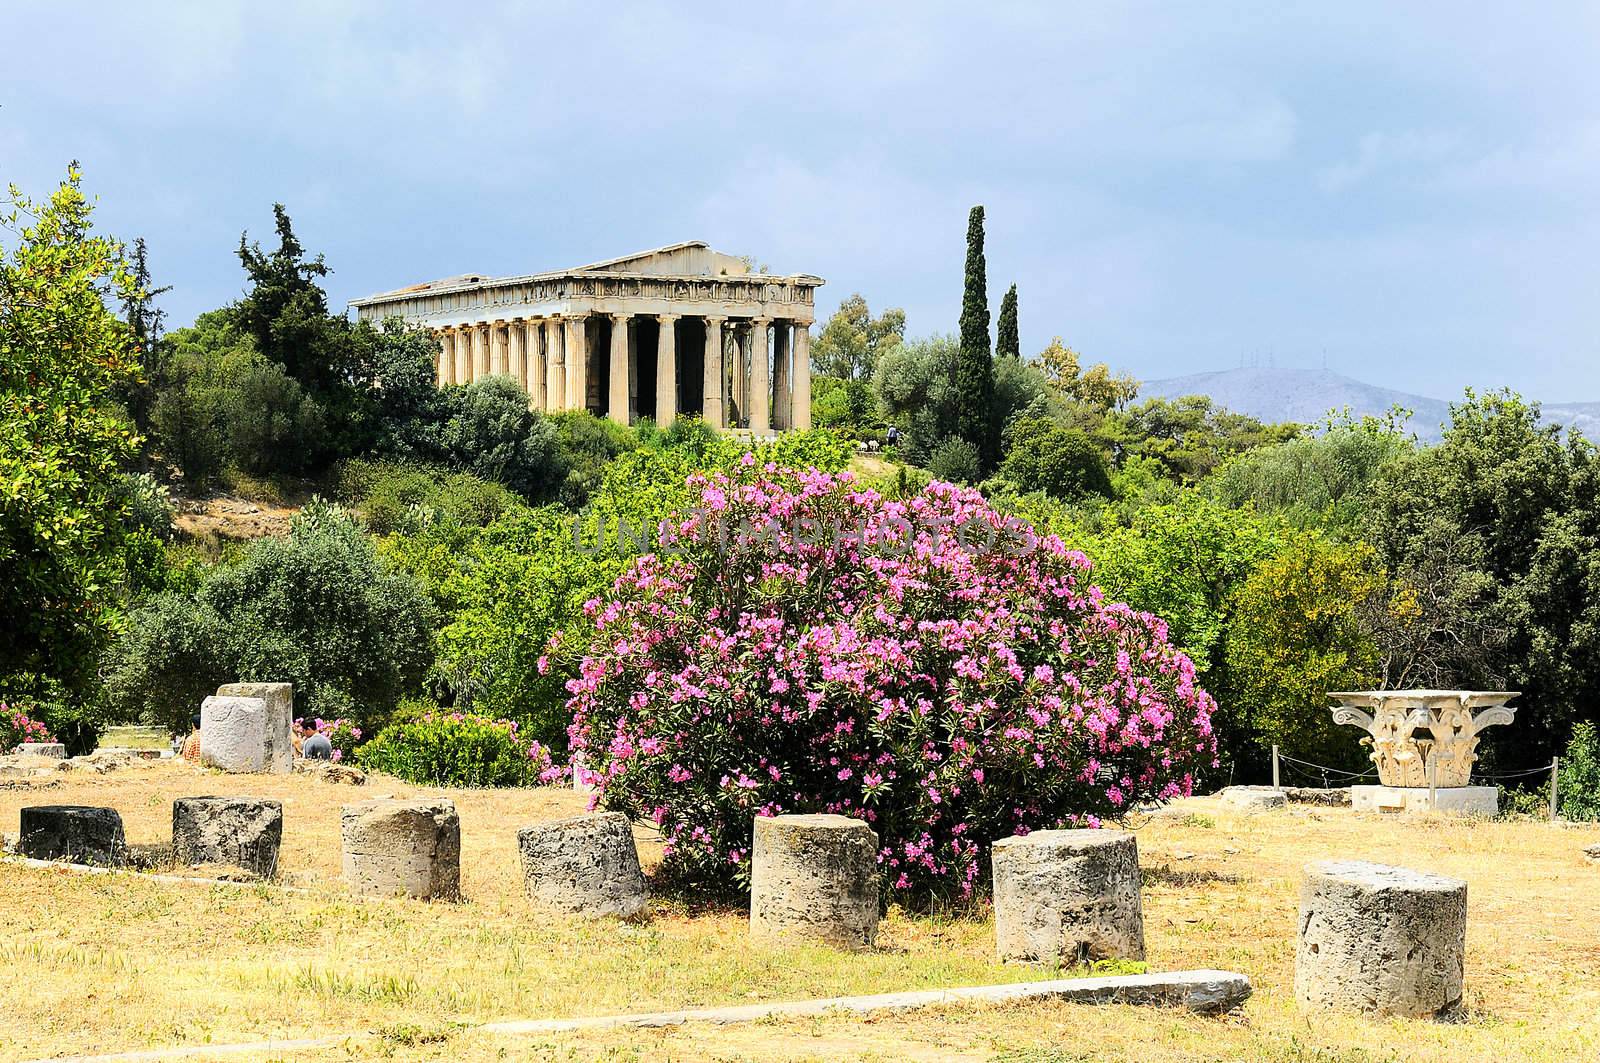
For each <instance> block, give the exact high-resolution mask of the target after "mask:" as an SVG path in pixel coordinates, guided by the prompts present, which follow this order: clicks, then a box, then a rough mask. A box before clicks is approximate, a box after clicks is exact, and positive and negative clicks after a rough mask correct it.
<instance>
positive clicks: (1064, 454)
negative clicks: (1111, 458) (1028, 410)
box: [1000, 417, 1111, 499]
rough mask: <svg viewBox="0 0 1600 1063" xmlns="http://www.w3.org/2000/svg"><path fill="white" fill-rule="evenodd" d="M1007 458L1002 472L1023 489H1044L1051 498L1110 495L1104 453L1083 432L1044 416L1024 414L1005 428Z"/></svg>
mask: <svg viewBox="0 0 1600 1063" xmlns="http://www.w3.org/2000/svg"><path fill="white" fill-rule="evenodd" d="M1006 438H1007V445H1006V459H1005V462H1004V464H1002V465H1001V467H1000V474H1001V475H1002V476H1004V477H1005V478H1006V479H1008V480H1010V481H1011V482H1012V483H1014V484H1016V485H1017V489H1018V490H1020V491H1043V492H1044V493H1045V494H1047V495H1049V496H1050V497H1052V498H1059V499H1075V498H1081V497H1083V496H1084V495H1102V496H1105V497H1110V495H1111V475H1110V473H1109V472H1108V471H1107V470H1106V463H1105V458H1104V456H1102V455H1101V453H1100V448H1099V447H1097V446H1095V444H1094V441H1093V440H1091V439H1090V438H1089V437H1088V435H1086V434H1085V433H1084V432H1082V431H1080V430H1078V429H1076V428H1070V427H1068V426H1067V425H1064V424H1061V423H1060V422H1058V421H1052V420H1049V419H1047V418H1043V417H1024V418H1022V419H1020V420H1018V421H1016V422H1015V423H1013V424H1012V425H1011V426H1010V427H1009V428H1008V429H1007V432H1006Z"/></svg>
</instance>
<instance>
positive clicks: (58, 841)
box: [17, 805, 128, 867]
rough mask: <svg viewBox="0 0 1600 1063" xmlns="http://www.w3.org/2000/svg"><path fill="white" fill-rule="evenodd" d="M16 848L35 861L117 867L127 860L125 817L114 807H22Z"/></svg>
mask: <svg viewBox="0 0 1600 1063" xmlns="http://www.w3.org/2000/svg"><path fill="white" fill-rule="evenodd" d="M17 851H18V852H20V853H21V854H22V855H23V856H31V857H33V858H34V859H36V860H67V861H70V862H72V863H74V864H100V865H104V866H107V867H116V866H119V865H121V864H123V863H125V862H126V861H127V856H128V846H127V842H126V840H125V839H124V837H123V834H122V817H121V816H120V815H118V814H117V810H116V809H114V808H94V807H91V806H88V805H34V806H33V807H31V808H24V809H23V810H22V832H21V834H20V836H19V837H18V839H17Z"/></svg>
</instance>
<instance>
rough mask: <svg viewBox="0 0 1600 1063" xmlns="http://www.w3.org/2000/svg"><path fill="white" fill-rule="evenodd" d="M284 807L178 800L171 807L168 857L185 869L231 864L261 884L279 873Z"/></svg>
mask: <svg viewBox="0 0 1600 1063" xmlns="http://www.w3.org/2000/svg"><path fill="white" fill-rule="evenodd" d="M282 844H283V804H282V803H281V802H278V801H269V800H267V799H266V798H258V797H180V798H178V799H177V800H176V801H174V802H172V855H173V857H174V859H176V860H177V862H178V863H180V864H183V865H186V866H188V867H196V866H198V865H200V864H230V865H232V866H234V867H238V868H243V869H244V870H246V871H249V872H250V873H251V874H254V875H259V876H260V877H262V878H272V877H273V876H274V875H276V874H277V873H278V849H279V847H280V846H281V845H282Z"/></svg>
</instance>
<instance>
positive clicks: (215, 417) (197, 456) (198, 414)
mask: <svg viewBox="0 0 1600 1063" xmlns="http://www.w3.org/2000/svg"><path fill="white" fill-rule="evenodd" d="M223 398H224V396H222V395H221V394H219V393H217V392H216V391H214V390H212V389H209V388H204V387H200V386H197V385H196V384H194V383H192V382H180V383H178V384H176V385H174V386H173V387H170V388H168V389H167V390H165V391H163V392H161V394H160V395H159V396H157V398H156V401H155V407H154V409H153V410H152V411H151V415H150V416H151V421H152V424H153V426H154V430H155V439H156V445H157V446H158V447H159V448H160V450H161V453H162V454H163V455H164V456H165V457H166V459H167V460H168V461H170V462H172V464H174V465H176V466H177V467H178V471H179V472H180V473H182V474H183V478H184V480H185V482H187V483H188V484H189V486H190V488H191V489H199V488H203V487H205V486H207V485H208V484H210V483H211V481H212V480H215V479H216V478H217V475H218V474H219V473H220V472H222V463H223V459H224V458H225V457H226V456H227V449H228V444H227V439H226V438H225V437H224V436H223V434H222V415H223V414H222V405H223Z"/></svg>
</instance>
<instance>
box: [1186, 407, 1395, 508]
mask: <svg viewBox="0 0 1600 1063" xmlns="http://www.w3.org/2000/svg"><path fill="white" fill-rule="evenodd" d="M1413 449H1414V445H1413V444H1412V443H1411V442H1410V441H1409V440H1407V439H1406V438H1405V437H1403V436H1401V435H1400V434H1399V433H1398V432H1395V431H1392V430H1390V428H1389V427H1388V426H1386V425H1384V424H1382V423H1381V422H1379V421H1377V420H1375V419H1372V418H1368V419H1367V420H1365V421H1364V422H1362V423H1360V424H1350V423H1344V424H1338V425H1333V426H1331V427H1330V428H1329V429H1328V431H1326V432H1324V433H1322V434H1321V435H1316V436H1302V437H1300V438H1298V439H1291V440H1288V441H1286V442H1282V443H1273V444H1269V445H1267V446H1263V447H1258V448H1256V449H1254V450H1250V451H1247V452H1245V453H1243V454H1241V455H1239V456H1238V457H1235V458H1233V459H1231V460H1230V461H1228V462H1227V463H1226V464H1224V465H1223V466H1222V468H1220V469H1218V470H1217V471H1216V472H1215V473H1214V474H1212V475H1211V477H1209V478H1208V479H1207V480H1206V481H1205V484H1204V489H1205V491H1206V493H1207V494H1209V495H1211V496H1212V497H1213V498H1215V499H1217V500H1218V501H1219V502H1221V503H1222V504H1223V505H1226V506H1229V507H1232V508H1235V509H1237V508H1239V507H1241V506H1244V505H1253V506H1255V508H1256V509H1257V510H1259V511H1261V512H1263V513H1281V514H1282V515H1283V516H1284V518H1285V519H1287V520H1288V521H1289V522H1290V523H1292V524H1296V525H1299V526H1300V527H1322V528H1327V529H1335V530H1338V531H1340V532H1345V533H1355V534H1359V532H1360V526H1361V524H1362V523H1363V521H1364V520H1365V510H1366V499H1367V497H1368V493H1369V489H1370V487H1371V485H1372V483H1373V481H1374V480H1376V479H1377V477H1378V475H1379V472H1380V471H1381V470H1382V468H1383V466H1384V465H1386V464H1388V463H1389V462H1391V461H1394V460H1395V459H1397V458H1400V457H1403V456H1405V455H1408V454H1410V453H1411V452H1412V451H1413Z"/></svg>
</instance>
